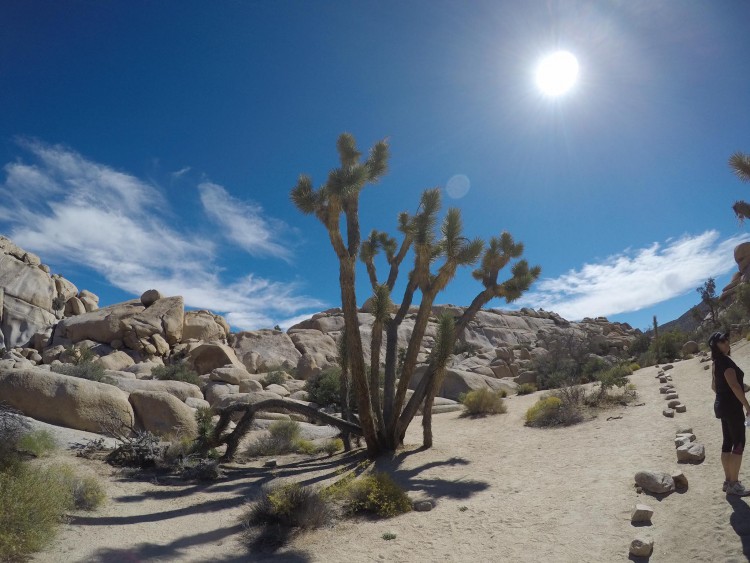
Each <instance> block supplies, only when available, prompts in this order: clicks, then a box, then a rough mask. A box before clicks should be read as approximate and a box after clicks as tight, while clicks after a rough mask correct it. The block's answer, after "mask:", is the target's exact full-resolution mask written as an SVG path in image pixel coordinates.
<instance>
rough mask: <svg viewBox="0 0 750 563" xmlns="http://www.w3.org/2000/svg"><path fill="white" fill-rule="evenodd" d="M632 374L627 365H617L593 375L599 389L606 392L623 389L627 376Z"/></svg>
mask: <svg viewBox="0 0 750 563" xmlns="http://www.w3.org/2000/svg"><path fill="white" fill-rule="evenodd" d="M632 373H633V370H631V369H630V366H629V365H627V364H618V365H616V366H612V367H611V368H609V369H606V370H602V371H600V372H598V373H596V374H595V375H594V378H595V379H596V380H597V381H598V382H599V385H600V386H601V389H602V390H603V391H606V390H607V389H610V388H612V387H623V386H624V385H625V384H626V383H627V382H628V376H629V375H631V374H632Z"/></svg>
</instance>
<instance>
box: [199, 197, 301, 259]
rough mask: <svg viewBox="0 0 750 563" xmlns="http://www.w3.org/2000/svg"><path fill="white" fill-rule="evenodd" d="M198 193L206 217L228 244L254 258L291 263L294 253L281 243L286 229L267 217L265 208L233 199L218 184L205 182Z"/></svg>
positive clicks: (282, 224) (278, 222)
mask: <svg viewBox="0 0 750 563" xmlns="http://www.w3.org/2000/svg"><path fill="white" fill-rule="evenodd" d="M198 190H200V194H201V203H202V204H203V208H204V209H205V211H206V214H207V215H208V216H209V217H211V219H213V220H214V221H215V222H216V223H217V224H218V225H219V226H220V227H221V228H222V230H223V234H224V236H226V238H227V239H228V240H230V241H232V242H233V243H234V244H236V245H237V246H239V247H240V248H242V249H243V250H244V251H245V252H247V253H248V254H251V255H253V256H275V257H276V258H282V259H284V260H287V261H288V260H289V259H290V257H291V252H290V251H289V250H288V249H287V248H285V247H284V246H282V245H281V244H279V242H277V241H278V240H279V238H280V236H281V235H282V233H283V232H284V230H285V229H286V225H285V224H284V223H283V222H281V221H278V220H275V219H273V218H270V217H264V216H263V208H262V207H260V206H259V205H255V204H252V203H249V202H243V201H240V200H238V199H236V198H234V197H232V196H231V195H229V194H228V193H227V191H226V190H225V189H224V188H223V187H221V186H219V185H217V184H213V183H211V182H203V183H202V184H199V185H198Z"/></svg>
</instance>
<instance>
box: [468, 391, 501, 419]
mask: <svg viewBox="0 0 750 563" xmlns="http://www.w3.org/2000/svg"><path fill="white" fill-rule="evenodd" d="M505 395H506V393H505V391H500V392H498V391H493V390H491V389H476V390H475V391H469V392H468V393H467V394H466V395H465V396H464V397H463V400H462V401H461V402H462V403H463V405H464V409H465V411H466V414H468V415H485V414H501V413H504V412H507V410H508V409H507V407H506V406H505V403H504V402H503V397H505Z"/></svg>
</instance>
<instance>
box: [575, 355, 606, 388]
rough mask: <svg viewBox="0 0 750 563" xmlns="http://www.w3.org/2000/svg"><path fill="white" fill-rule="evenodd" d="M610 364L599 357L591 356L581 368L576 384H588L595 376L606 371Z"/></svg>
mask: <svg viewBox="0 0 750 563" xmlns="http://www.w3.org/2000/svg"><path fill="white" fill-rule="evenodd" d="M610 365H611V364H610V363H608V362H606V361H605V360H604V359H602V358H600V357H599V356H592V357H590V358H588V359H587V360H586V363H584V364H583V367H582V368H581V374H580V377H579V380H578V381H577V383H588V382H589V381H593V380H594V379H595V378H596V374H597V373H598V372H600V371H602V370H605V369H607V368H608V367H609V366H610Z"/></svg>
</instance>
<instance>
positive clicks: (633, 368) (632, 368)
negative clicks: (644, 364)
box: [630, 362, 641, 372]
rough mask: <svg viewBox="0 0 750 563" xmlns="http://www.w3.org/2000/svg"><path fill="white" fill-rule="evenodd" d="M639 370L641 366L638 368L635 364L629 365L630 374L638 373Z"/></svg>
mask: <svg viewBox="0 0 750 563" xmlns="http://www.w3.org/2000/svg"><path fill="white" fill-rule="evenodd" d="M639 369H641V366H639V365H638V364H637V363H635V362H633V363H632V364H630V371H631V372H634V371H638V370H639Z"/></svg>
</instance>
